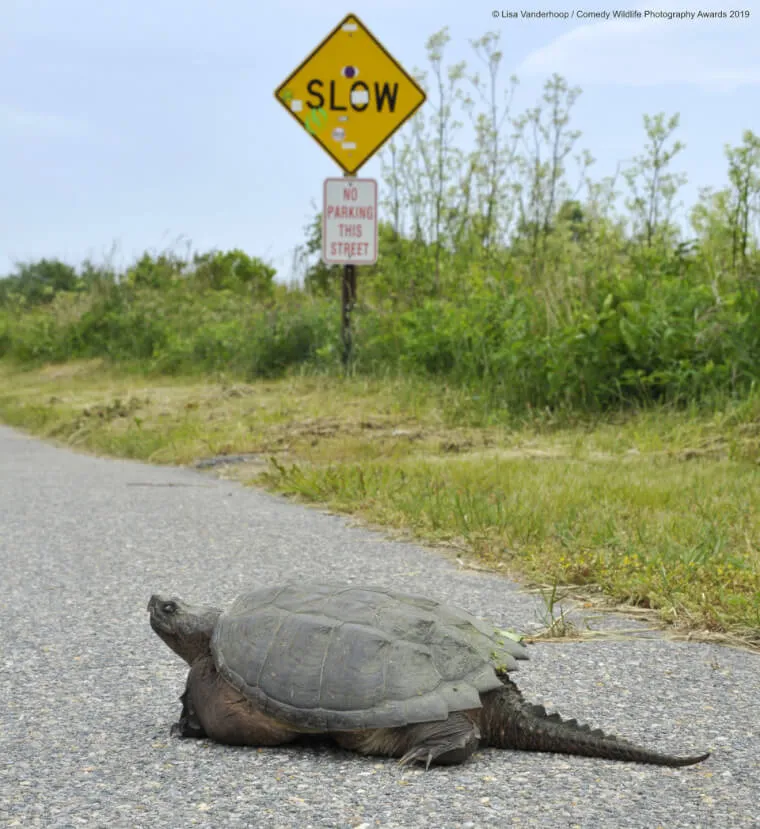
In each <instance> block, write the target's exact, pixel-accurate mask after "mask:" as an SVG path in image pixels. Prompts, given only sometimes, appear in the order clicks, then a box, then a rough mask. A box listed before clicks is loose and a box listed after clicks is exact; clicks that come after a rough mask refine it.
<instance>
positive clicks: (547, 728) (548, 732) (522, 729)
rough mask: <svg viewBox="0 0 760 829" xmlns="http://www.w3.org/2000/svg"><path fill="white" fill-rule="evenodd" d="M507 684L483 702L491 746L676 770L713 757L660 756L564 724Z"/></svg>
mask: <svg viewBox="0 0 760 829" xmlns="http://www.w3.org/2000/svg"><path fill="white" fill-rule="evenodd" d="M501 680H502V682H503V683H504V687H503V688H498V689H496V690H495V691H491V692H489V693H488V694H487V695H484V698H483V708H482V709H481V721H480V727H481V731H482V734H483V742H484V744H485V745H489V746H493V747H494V748H512V749H520V750H523V751H548V752H553V753H557V754H574V755H580V756H583V757H599V758H602V759H606V760H624V761H628V762H632V763H647V764H650V765H656V766H672V767H678V766H691V765H694V764H695V763H700V762H702V761H703V760H706V759H707V758H708V757H709V756H710V752H707V753H706V754H699V755H696V756H693V757H673V756H671V755H669V754H660V753H659V752H657V751H650V750H649V749H646V748H642V747H641V746H637V745H635V744H634V743H630V742H628V741H627V740H623V739H621V738H620V737H614V736H611V735H609V734H605V733H604V732H603V731H601V730H600V729H592V728H591V727H590V726H588V725H579V724H578V722H577V720H563V719H562V718H561V717H560V715H559V714H547V713H546V709H545V708H544V707H543V706H542V705H531V704H529V703H527V702H525V701H524V700H523V698H522V694H521V693H520V691H519V690H518V688H517V686H516V685H515V684H514V683H513V682H511V680H509V679H507V678H506V677H504V676H502V677H501Z"/></svg>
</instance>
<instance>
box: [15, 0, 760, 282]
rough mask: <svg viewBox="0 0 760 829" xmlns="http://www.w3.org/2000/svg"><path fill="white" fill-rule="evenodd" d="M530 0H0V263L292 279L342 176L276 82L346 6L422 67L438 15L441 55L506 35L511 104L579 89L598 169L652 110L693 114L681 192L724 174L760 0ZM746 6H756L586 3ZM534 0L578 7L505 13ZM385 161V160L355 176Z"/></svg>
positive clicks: (756, 110)
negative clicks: (172, 258)
mask: <svg viewBox="0 0 760 829" xmlns="http://www.w3.org/2000/svg"><path fill="white" fill-rule="evenodd" d="M519 2H520V0H518V5H514V4H510V5H505V6H500V5H498V0H487V2H486V1H485V0H471V2H468V3H462V2H461V0H435V1H434V0H353V2H352V4H351V5H344V4H342V3H340V4H339V3H336V2H335V0H324V2H322V3H319V4H317V3H313V2H311V0H277V2H275V3H268V4H262V3H258V2H251V0H66V2H65V3H64V2H61V0H0V186H1V187H2V189H1V190H0V274H8V273H10V272H12V270H13V268H14V263H15V262H28V261H33V260H35V259H39V258H42V257H48V258H52V257H56V258H59V259H62V260H64V261H67V262H70V263H71V264H72V265H78V264H80V263H81V262H82V261H83V260H84V259H85V258H89V259H91V260H93V261H95V262H96V263H102V262H112V263H113V264H115V265H116V266H117V267H123V266H124V265H125V264H128V263H130V262H132V261H134V259H135V258H136V257H138V256H139V255H141V254H142V253H143V252H144V251H146V250H147V251H150V252H153V253H159V252H161V251H164V250H167V249H173V250H183V251H184V250H187V249H191V250H194V251H207V250H211V249H222V250H226V249H231V248H235V247H237V248H242V249H243V250H245V251H246V252H247V253H249V254H250V255H252V256H258V257H260V258H262V259H264V260H265V261H268V262H270V263H271V264H272V265H273V266H274V267H276V268H277V270H278V278H279V279H283V280H287V279H289V278H290V277H291V275H292V273H291V265H292V255H293V250H294V248H295V247H296V246H297V245H299V244H301V243H302V242H303V240H304V226H305V225H306V224H307V223H308V222H309V221H310V220H311V219H312V218H313V216H314V215H315V213H316V212H317V211H318V210H319V209H321V198H322V195H321V194H322V185H323V180H324V179H325V178H327V177H333V176H338V175H341V171H340V168H339V167H338V166H337V164H336V163H335V162H334V161H333V160H332V159H331V158H330V157H329V155H328V154H327V153H326V152H325V151H324V150H323V149H322V148H321V147H320V146H319V145H318V144H317V143H316V142H315V141H314V140H312V139H311V138H310V137H309V136H308V135H307V134H305V132H304V130H303V129H302V128H301V127H299V125H298V124H297V123H296V121H295V120H294V119H293V118H292V117H290V116H289V115H288V113H287V112H286V111H285V109H284V108H283V107H282V106H281V105H280V104H279V103H278V102H277V101H276V100H275V97H274V94H273V93H274V90H275V88H277V87H278V86H279V85H280V83H281V82H283V81H284V80H285V79H286V78H287V76H288V75H289V74H290V73H291V72H292V71H293V70H294V69H295V68H296V67H297V66H298V65H299V64H300V63H301V61H302V60H303V59H304V58H305V57H306V56H307V55H308V54H309V53H310V52H311V51H312V49H314V47H316V46H317V45H318V44H319V43H320V41H321V40H322V39H323V38H324V37H325V36H326V35H327V34H328V33H329V32H330V31H331V30H332V29H333V28H334V27H335V26H336V25H337V24H338V23H339V22H340V21H341V20H342V18H343V17H345V15H347V14H348V13H351V12H353V13H355V14H357V15H358V16H359V17H360V19H361V20H362V22H363V23H364V24H365V25H366V26H367V27H368V28H369V29H370V30H371V31H372V33H373V34H374V35H375V36H376V37H377V38H378V40H380V42H381V43H382V44H383V45H384V46H385V47H386V48H387V50H388V51H389V52H390V53H391V54H392V55H393V56H394V57H395V58H396V59H397V60H398V61H399V62H400V63H401V64H402V65H403V66H404V68H405V69H406V70H407V71H410V72H411V71H413V70H415V69H426V68H428V65H427V61H426V52H425V43H426V40H427V39H428V37H429V36H430V35H432V34H434V33H435V32H437V31H439V30H441V29H443V28H444V27H448V30H449V34H450V37H451V41H450V43H449V44H448V46H447V47H446V50H445V52H444V64H445V65H448V64H452V63H455V62H457V61H460V60H466V61H467V63H468V66H469V67H471V68H472V69H473V70H475V69H476V68H478V58H477V56H476V55H475V53H474V51H473V49H472V47H471V45H470V42H471V41H472V40H474V39H476V38H479V37H481V36H482V35H484V34H485V33H487V32H498V33H500V35H501V48H502V50H503V51H504V55H505V57H504V61H503V68H502V73H503V78H504V80H506V79H507V78H508V77H509V76H510V75H512V74H515V75H517V77H518V78H519V79H520V85H519V87H518V92H517V94H516V96H515V99H514V104H513V107H514V111H515V112H516V113H517V112H521V111H524V110H525V109H527V108H529V107H532V106H535V104H536V103H537V102H538V100H539V98H540V96H541V90H542V86H543V84H544V83H545V81H546V80H547V79H548V78H549V77H551V75H552V74H553V73H555V72H556V73H559V74H560V75H562V76H564V77H565V78H566V79H567V81H568V82H569V83H570V84H571V85H577V86H580V87H581V89H582V90H583V93H582V95H581V96H580V98H579V99H578V101H577V103H576V105H575V107H574V110H573V116H572V121H571V124H570V126H571V128H573V129H578V130H580V131H581V132H582V136H581V138H580V140H579V142H578V145H577V146H578V148H584V147H585V148H588V149H589V150H590V151H591V153H592V155H593V156H594V157H595V158H596V159H597V163H596V165H595V167H594V176H595V177H597V178H601V177H602V176H604V175H610V174H612V173H613V172H614V171H615V168H616V166H617V164H618V162H625V161H627V160H629V159H631V158H633V157H634V156H636V155H639V154H641V153H642V152H643V150H644V144H645V143H646V136H645V133H644V128H643V115H644V114H645V113H647V114H655V113H658V112H664V113H666V115H667V116H670V115H672V114H675V113H680V119H681V121H680V127H679V129H678V131H677V133H676V135H675V136H674V137H677V138H678V139H679V140H680V141H682V142H683V143H684V144H685V145H686V148H685V149H684V150H683V151H682V152H681V153H680V154H679V155H678V156H677V160H676V162H674V170H676V171H683V172H685V173H687V174H688V176H689V184H688V185H687V187H685V188H684V189H683V190H682V191H681V194H680V197H681V199H682V200H683V201H684V202H685V203H686V204H687V205H688V204H692V203H693V202H694V201H695V200H696V198H697V196H698V191H699V188H701V187H704V186H713V187H722V186H724V184H725V183H726V168H727V165H726V159H725V155H724V146H725V145H726V144H727V143H728V144H732V145H738V144H739V143H740V142H741V136H742V133H743V131H744V130H747V129H752V130H753V131H755V132H760V49H759V48H758V45H757V44H758V43H760V8H759V7H758V6H757V3H756V0H729V1H728V2H724V0H703V2H698V0H694V1H693V2H691V1H690V2H686V3H684V4H679V3H677V2H672V0H662V2H656V0H653V2H652V3H651V4H639V3H635V2H634V3H631V4H630V5H626V4H625V3H623V4H621V5H615V4H606V5H605V4H600V3H596V2H592V3H583V4H580V5H579V4H578V3H572V2H569V0H547V3H546V4H543V5H541V4H538V3H535V2H532V1H531V0H526V2H525V3H523V5H519ZM742 6H744V7H746V8H747V9H749V10H751V14H750V17H749V18H741V19H719V20H698V19H694V20H684V19H680V20H679V19H671V20H668V19H666V18H658V19H648V20H643V19H640V20H631V19H628V20H619V19H618V20H613V19H610V20H598V19H588V18H585V19H581V18H580V14H579V12H588V11H610V12H611V11H612V10H613V9H640V10H652V11H665V12H667V11H691V12H696V11H698V10H699V9H709V10H720V9H725V10H728V9H730V8H732V7H733V8H736V7H739V8H741V7H742ZM753 7H754V8H753ZM537 9H544V10H547V11H556V12H564V11H568V12H575V14H574V15H572V16H571V17H569V18H567V19H557V20H549V19H539V20H535V19H534V20H525V19H520V18H518V19H509V18H507V17H502V16H501V15H500V16H498V17H496V16H494V13H495V12H501V11H502V10H513V11H517V12H518V13H519V12H520V11H521V10H533V11H534V10H537ZM480 68H481V70H482V66H480ZM428 105H429V103H428V104H425V106H428ZM408 129H409V126H408V125H406V126H405V127H402V130H408ZM465 146H466V145H465ZM380 173H381V169H380V163H379V161H378V160H377V157H375V158H373V159H371V160H370V161H369V162H368V163H367V164H366V165H365V166H363V167H362V168H361V170H360V173H359V175H361V176H363V177H374V178H380Z"/></svg>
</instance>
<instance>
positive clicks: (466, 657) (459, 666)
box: [211, 584, 527, 731]
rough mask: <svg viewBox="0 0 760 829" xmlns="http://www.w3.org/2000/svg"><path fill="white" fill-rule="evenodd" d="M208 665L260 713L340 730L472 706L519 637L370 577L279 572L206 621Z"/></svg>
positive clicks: (494, 681) (515, 653)
mask: <svg viewBox="0 0 760 829" xmlns="http://www.w3.org/2000/svg"><path fill="white" fill-rule="evenodd" d="M211 652H212V654H213V656H214V660H215V663H216V666H217V669H218V670H219V671H220V672H221V674H222V675H223V676H224V677H225V679H226V680H227V681H228V682H230V683H231V684H232V685H233V686H234V687H235V688H236V689H237V690H238V691H240V692H241V693H243V694H244V695H245V696H246V697H248V698H249V699H250V700H251V701H252V702H253V703H254V704H255V705H256V706H257V707H259V708H260V709H261V710H263V711H264V712H265V713H267V714H269V715H270V716H272V717H274V718H276V719H278V720H280V721H282V722H287V723H288V724H291V725H296V726H298V727H300V728H303V729H304V730H315V731H346V730H352V729H361V728H385V727H392V726H403V725H408V724H410V723H419V722H429V721H434V720H445V719H446V718H447V717H448V715H449V713H450V712H452V711H462V710H466V709H474V708H480V706H481V702H480V694H481V693H483V692H485V691H490V690H491V689H493V688H498V687H499V686H500V685H501V682H500V680H499V678H498V676H497V675H496V669H499V670H513V669H514V668H516V667H517V664H516V662H515V660H516V659H527V651H526V648H525V646H524V645H521V644H519V643H518V642H515V641H514V640H512V639H510V638H509V637H507V636H505V635H503V634H502V633H500V631H498V630H497V629H496V628H495V627H494V626H493V625H489V624H488V623H486V622H483V621H481V620H480V619H477V618H475V617H474V616H472V615H471V614H469V613H467V612H466V611H464V610H460V609H458V608H455V607H451V606H450V605H446V604H442V603H440V602H436V601H433V600H431V599H426V598H423V597H421V596H415V595H410V594H406V593H398V592H396V591H393V590H388V589H386V588H382V587H355V586H351V585H335V584H301V585H296V584H286V585H280V586H278V587H269V588H265V589H261V590H253V591H251V592H248V593H244V594H242V595H240V596H239V597H238V598H237V599H236V600H235V602H234V603H233V605H232V607H231V608H230V610H229V611H228V612H227V613H224V614H222V616H221V617H220V618H219V621H218V623H217V625H216V627H215V629H214V634H213V636H212V640H211Z"/></svg>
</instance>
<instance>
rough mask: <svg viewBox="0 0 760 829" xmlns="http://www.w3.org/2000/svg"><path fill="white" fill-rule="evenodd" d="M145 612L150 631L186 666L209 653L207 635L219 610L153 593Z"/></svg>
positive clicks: (209, 633) (209, 635) (208, 636)
mask: <svg viewBox="0 0 760 829" xmlns="http://www.w3.org/2000/svg"><path fill="white" fill-rule="evenodd" d="M148 613H150V626H151V627H152V628H153V630H154V631H155V632H156V633H157V634H158V635H159V636H160V637H161V638H162V639H163V640H164V642H166V644H167V645H168V646H169V647H170V648H171V649H172V650H173V651H174V652H175V653H176V654H177V655H178V656H181V657H182V658H183V659H184V660H185V662H187V664H188V665H192V664H193V662H195V660H196V659H197V658H198V657H199V656H204V655H206V654H208V653H210V648H211V634H212V633H213V632H214V627H215V626H216V622H217V619H218V618H219V616H220V614H221V610H217V608H215V607H208V606H206V605H190V604H186V603H185V602H183V601H182V600H181V599H177V598H175V597H171V598H169V597H167V596H159V595H158V594H154V595H153V596H151V597H150V601H149V602H148Z"/></svg>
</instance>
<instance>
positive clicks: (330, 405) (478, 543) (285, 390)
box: [0, 361, 760, 644]
mask: <svg viewBox="0 0 760 829" xmlns="http://www.w3.org/2000/svg"><path fill="white" fill-rule="evenodd" d="M0 417H1V418H2V419H3V420H4V421H5V422H6V423H10V424H13V425H16V426H19V427H22V428H25V429H28V430H30V431H31V432H33V433H35V434H38V435H41V436H43V437H48V438H54V439H57V440H60V441H63V442H65V443H66V444H68V445H70V446H73V447H76V448H80V449H83V450H88V451H94V452H98V453H103V454H107V455H112V456H117V457H129V458H137V459H141V460H148V461H152V462H157V463H188V462H191V461H193V460H195V459H197V458H201V457H208V456H213V455H219V454H229V453H243V452H245V453H256V455H257V457H258V462H257V463H255V464H252V465H250V466H242V467H240V468H238V469H237V470H236V472H235V474H236V476H237V477H238V478H240V479H242V480H245V481H247V482H251V483H256V484H259V485H265V486H267V487H269V488H270V489H272V490H275V491H279V492H283V493H286V494H289V495H293V496H297V497H299V498H301V499H303V500H305V501H311V502H315V503H320V504H325V505H327V506H329V507H331V508H333V509H336V510H340V511H344V512H346V513H353V514H355V515H358V516H361V517H363V518H365V519H366V520H368V521H371V522H373V523H376V524H381V525H383V526H386V527H392V528H397V529H400V530H403V531H406V532H408V533H410V534H412V535H413V536H415V537H417V538H420V539H423V540H426V541H433V542H446V543H449V544H451V543H454V544H456V545H457V546H459V547H462V548H465V549H466V550H468V551H469V552H471V553H472V554H473V555H475V556H477V557H478V558H479V559H480V560H481V561H483V562H485V563H486V564H487V565H490V566H494V567H500V568H502V570H505V571H507V572H511V573H513V574H515V575H517V576H518V577H520V578H522V579H523V580H524V581H527V582H529V583H538V584H547V583H560V584H570V585H575V586H577V587H578V588H579V589H581V590H589V589H590V588H592V587H599V588H601V589H602V590H603V591H604V593H605V594H606V596H607V597H608V598H609V600H610V601H611V602H613V603H617V604H626V605H636V606H638V607H644V608H651V609H652V610H653V611H655V612H656V613H657V614H658V615H659V616H660V618H661V619H662V620H664V621H667V622H672V623H674V624H675V625H677V626H678V627H680V628H684V629H688V630H692V631H705V630H709V631H713V632H719V633H724V634H730V635H732V636H738V637H741V638H742V639H743V640H744V641H746V642H748V643H754V644H760V465H758V460H759V459H760V401H758V400H755V399H749V400H746V401H745V402H743V403H735V404H731V405H728V406H726V407H725V408H723V409H720V410H715V411H713V412H711V413H710V412H705V411H704V410H702V411H696V410H695V411H688V410H687V411H673V410H668V409H664V408H658V409H649V410H647V411H642V412H638V413H636V414H629V415H625V416H624V415H610V416H608V417H606V418H604V419H596V420H595V421H591V420H582V419H576V420H570V419H568V418H567V417H566V418H565V419H564V420H556V419H554V418H552V417H550V416H548V415H543V416H537V415H536V416H534V417H533V418H531V419H529V420H523V421H522V422H517V421H514V420H510V419H509V418H508V417H507V415H506V414H502V415H501V416H495V415H493V413H492V414H491V416H489V417H483V412H482V410H480V409H479V408H478V403H477V401H473V400H472V399H471V398H470V396H468V395H467V394H466V393H465V392H462V391H457V390H456V389H454V388H446V387H445V386H440V385H434V384H432V383H424V382H421V381H419V380H404V379H387V380H371V379H345V380H342V379H339V378H336V377H324V376H306V375H304V376H291V377H288V378H286V379H282V380H276V381H275V380H270V381H261V382H256V383H239V382H236V381H235V379H234V378H224V377H219V376H217V377H216V378H208V379H205V380H204V379H200V378H199V377H198V376H195V377H192V378H187V377H186V378H182V377H177V378H171V379H167V378H165V377H164V378H157V377H147V376H143V375H141V374H140V373H138V372H132V373H126V372H125V371H124V370H123V369H120V370H118V371H116V370H114V369H108V368H106V367H104V366H103V365H102V364H101V363H99V362H97V361H91V362H86V363H68V364H63V365H57V366H48V367H43V368H39V369H35V370H29V371H22V370H21V369H19V368H14V367H12V366H10V365H9V364H7V363H6V364H2V363H0ZM483 423H491V424H492V425H488V426H484V425H482V424H483Z"/></svg>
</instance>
